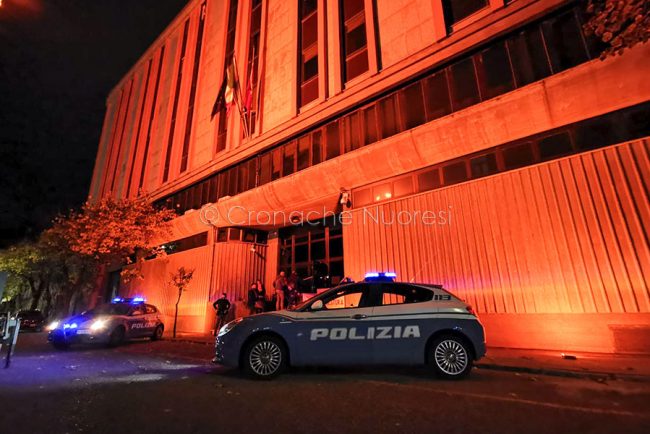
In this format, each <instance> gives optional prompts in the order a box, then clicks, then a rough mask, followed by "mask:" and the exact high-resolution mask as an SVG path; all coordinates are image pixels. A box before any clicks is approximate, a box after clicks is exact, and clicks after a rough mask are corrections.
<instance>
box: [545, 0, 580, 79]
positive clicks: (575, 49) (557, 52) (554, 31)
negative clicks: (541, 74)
mask: <svg viewBox="0 0 650 434" xmlns="http://www.w3.org/2000/svg"><path fill="white" fill-rule="evenodd" d="M542 29H543V30H544V39H545V40H546V48H547V49H548V55H549V57H550V59H551V65H552V66H553V73H555V74H557V73H558V72H560V71H564V70H565V69H569V68H571V67H574V66H576V65H579V64H581V63H583V62H586V61H587V60H588V59H589V57H588V56H587V49H586V47H585V44H584V40H583V39H582V32H581V31H580V25H579V24H578V21H577V20H576V17H575V13H574V12H573V10H570V11H567V12H565V13H564V14H562V15H560V16H557V17H555V18H551V19H549V20H546V21H544V22H543V23H542Z"/></svg>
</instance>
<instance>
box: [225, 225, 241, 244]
mask: <svg viewBox="0 0 650 434" xmlns="http://www.w3.org/2000/svg"><path fill="white" fill-rule="evenodd" d="M240 239H241V229H237V228H230V229H228V240H230V241H239V240H240Z"/></svg>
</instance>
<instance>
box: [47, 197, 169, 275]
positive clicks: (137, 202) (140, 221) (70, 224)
mask: <svg viewBox="0 0 650 434" xmlns="http://www.w3.org/2000/svg"><path fill="white" fill-rule="evenodd" d="M175 216H176V214H175V213H174V211H172V210H169V209H157V208H155V207H154V206H152V205H151V203H149V201H147V200H143V199H122V200H114V199H112V198H105V199H102V200H100V201H99V202H96V203H91V202H86V203H85V204H84V206H83V207H82V208H81V210H80V211H78V212H75V211H72V212H71V213H70V214H69V215H68V216H65V217H59V218H57V219H56V220H55V223H54V226H53V227H52V228H51V229H49V230H48V231H46V232H48V233H50V234H51V235H52V237H54V238H55V239H61V240H63V242H64V243H65V244H66V245H67V247H68V248H69V249H70V250H71V251H72V252H75V253H77V254H79V255H82V256H85V257H90V258H92V259H94V260H95V262H96V263H97V264H98V265H99V266H108V265H114V264H127V265H130V264H133V263H135V265H136V267H128V268H127V269H125V270H124V276H126V277H129V278H130V277H133V274H134V270H135V274H138V273H139V270H140V265H141V264H142V262H144V260H145V259H146V258H148V257H150V256H158V255H162V254H164V250H163V249H162V248H161V247H160V244H159V243H160V240H161V239H162V238H163V237H164V236H165V235H167V234H168V232H169V226H168V222H169V221H170V220H172V219H173V218H174V217H175ZM138 275H139V274H138Z"/></svg>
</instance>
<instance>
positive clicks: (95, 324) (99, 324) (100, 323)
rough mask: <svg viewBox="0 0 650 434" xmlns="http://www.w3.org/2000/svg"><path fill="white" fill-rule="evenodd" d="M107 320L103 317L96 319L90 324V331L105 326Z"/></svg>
mask: <svg viewBox="0 0 650 434" xmlns="http://www.w3.org/2000/svg"><path fill="white" fill-rule="evenodd" d="M107 322H108V321H107V320H105V319H97V320H95V321H94V322H93V323H92V324H91V325H90V330H92V331H97V330H101V329H103V328H104V327H106V323H107Z"/></svg>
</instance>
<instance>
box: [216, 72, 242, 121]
mask: <svg viewBox="0 0 650 434" xmlns="http://www.w3.org/2000/svg"><path fill="white" fill-rule="evenodd" d="M234 68H235V67H234V65H233V64H232V63H230V65H228V67H227V68H226V73H225V74H224V77H223V83H222V84H221V87H220V88H219V93H218V94H217V99H216V100H215V102H214V105H213V106H212V113H210V119H212V118H214V117H215V116H216V114H217V113H219V112H220V111H221V108H222V107H223V106H224V104H225V107H226V114H228V113H230V107H231V106H232V103H233V101H234V99H235V86H236V84H237V83H236V80H235V71H234Z"/></svg>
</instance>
